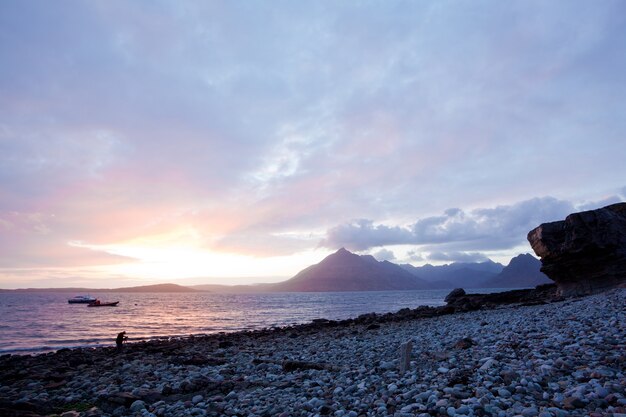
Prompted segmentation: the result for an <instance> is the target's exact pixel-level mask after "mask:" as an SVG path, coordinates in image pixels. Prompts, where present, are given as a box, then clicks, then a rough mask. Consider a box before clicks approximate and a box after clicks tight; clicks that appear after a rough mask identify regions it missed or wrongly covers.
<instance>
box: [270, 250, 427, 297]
mask: <svg viewBox="0 0 626 417" xmlns="http://www.w3.org/2000/svg"><path fill="white" fill-rule="evenodd" d="M428 288H431V287H430V286H429V284H428V283H427V282H425V281H423V280H421V279H420V278H418V277H417V276H415V275H413V274H411V273H409V272H407V271H405V270H404V269H402V268H401V267H400V266H398V265H396V264H393V263H391V262H388V261H382V262H378V261H377V260H376V259H374V257H373V256H371V255H365V256H359V255H355V254H354V253H352V252H349V251H347V250H346V249H344V248H341V249H339V250H338V251H337V252H335V253H333V254H331V255H329V256H327V257H326V258H324V259H323V260H322V261H321V262H320V263H318V264H315V265H311V266H309V267H308V268H305V269H303V270H302V271H300V272H299V273H298V274H296V275H295V276H294V277H293V278H291V279H289V280H287V281H284V282H280V283H276V284H272V285H271V290H272V291H294V292H296V291H319V292H322V291H387V290H422V289H428Z"/></svg>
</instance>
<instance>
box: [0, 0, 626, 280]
mask: <svg viewBox="0 0 626 417" xmlns="http://www.w3.org/2000/svg"><path fill="white" fill-rule="evenodd" d="M625 14H626V6H625V5H624V4H623V3H622V2H603V3H602V4H601V5H596V4H593V5H591V4H588V3H586V2H583V1H580V2H578V1H572V2H568V3H567V4H562V3H558V4H557V3H555V4H553V3H550V2H533V3H529V4H525V5H524V7H519V5H516V4H515V3H509V2H488V3H486V4H479V5H476V4H472V3H464V4H455V3H448V2H443V3H436V4H435V3H429V2H409V3H406V4H403V5H402V7H397V5H394V4H393V3H386V2H380V3H376V2H369V3H363V4H359V5H358V6H356V7H355V6H354V5H348V4H342V3H340V2H336V3H333V4H326V3H318V2H310V3H307V4H306V5H303V4H300V3H298V4H295V3H294V4H290V3H282V4H280V5H277V6H276V7H272V8H268V7H266V6H265V5H263V4H262V3H250V4H242V3H236V2H228V3H212V2H199V3H190V2H173V3H167V2H151V3H132V4H129V3H128V2H124V1H118V0H111V1H106V2H82V3H74V2H61V3H59V4H56V5H55V7H39V6H37V5H36V4H35V3H30V2H0V62H2V63H3V65H1V66H0V213H3V215H0V234H3V235H2V236H0V247H1V248H2V249H6V250H7V252H6V256H5V257H4V258H3V261H2V262H3V265H6V266H8V265H11V264H12V263H15V264H16V265H17V264H19V265H20V266H24V265H27V264H28V263H29V256H30V255H29V254H32V256H33V258H32V260H31V262H32V264H33V265H36V264H40V263H43V264H47V265H48V264H51V263H55V259H57V263H58V265H68V264H69V263H70V260H71V259H74V258H73V257H74V256H77V259H79V260H78V262H81V263H82V262H86V263H92V262H108V261H111V262H117V261H116V260H115V259H109V260H107V259H105V258H106V257H107V256H106V254H105V253H100V254H96V253H95V252H94V251H91V252H82V253H83V255H84V256H87V257H96V255H98V256H101V257H102V258H100V259H92V260H86V259H85V258H83V255H80V256H79V255H78V251H86V250H87V249H85V248H72V247H70V246H68V245H67V242H69V241H74V240H77V241H83V242H86V243H88V244H90V245H116V244H123V243H126V242H128V241H133V242H149V243H150V244H153V245H154V244H161V245H163V246H167V245H168V244H171V243H172V242H176V243H178V242H179V241H180V239H182V237H181V233H182V232H181V230H182V231H185V232H184V233H182V235H184V237H185V238H186V239H189V240H190V241H192V242H193V243H194V244H198V245H200V246H201V247H202V248H203V249H207V250H218V251H230V252H241V253H246V254H256V255H258V256H271V255H272V254H288V253H290V252H291V253H295V252H297V251H300V250H302V249H303V248H305V247H307V245H311V246H314V245H315V243H317V242H316V239H313V238H312V239H309V238H304V239H302V238H299V237H294V235H293V233H297V234H298V235H301V236H306V235H308V234H312V235H313V236H315V237H317V236H318V235H320V234H324V232H325V231H328V232H327V235H326V237H325V239H324V242H323V244H324V245H327V246H329V247H330V246H333V247H336V246H337V245H345V246H347V247H349V248H351V249H353V250H367V249H368V248H372V247H380V246H384V245H387V244H389V245H395V244H414V245H420V246H421V247H420V250H422V249H424V250H425V249H427V248H429V246H433V247H432V251H433V252H446V253H453V252H462V251H465V250H470V251H479V250H488V249H489V248H493V247H498V248H504V247H511V245H515V244H516V242H517V243H519V242H520V241H522V242H523V235H524V234H525V232H526V231H527V230H526V229H527V228H529V227H534V226H535V224H534V223H536V222H539V221H543V220H555V219H556V218H555V216H552V214H555V215H556V214H558V215H559V216H560V215H562V214H566V213H563V211H564V210H565V208H564V207H561V208H559V207H558V204H557V203H549V202H545V201H542V200H541V199H540V201H539V202H537V201H535V200H534V199H533V197H535V196H536V195H538V193H549V194H552V195H555V196H557V197H558V198H559V199H561V200H559V201H562V202H565V200H566V199H567V200H571V201H597V200H600V199H601V198H599V197H598V194H602V195H610V194H616V193H618V191H616V190H619V189H620V187H623V180H622V178H624V177H626V164H623V159H624V146H623V138H624V135H625V133H626V112H625V110H626V109H625V107H624V103H623V100H622V99H621V98H622V97H624V96H625V95H626V55H624V54H623V53H621V51H622V48H621V46H622V44H623V39H624V38H625V37H626V29H625V28H626V26H625V25H624V24H623V19H622V16H624V15H625ZM242 28H245V30H242ZM589 138H594V140H593V141H591V140H589ZM607 166H610V167H612V169H611V170H607V169H598V168H597V167H607ZM606 190H612V191H610V192H609V193H607V192H606ZM621 194H622V198H626V189H622V190H621ZM520 200H521V201H527V202H528V203H527V206H525V205H523V204H515V203H513V202H515V201H520ZM498 204H500V206H498ZM563 204H564V205H565V206H566V205H567V204H566V202H565V203H563ZM446 207H459V208H457V209H451V210H448V211H442V209H444V208H446ZM471 207H491V208H490V209H483V211H481V209H471ZM589 207H591V206H589ZM541 210H547V211H546V212H542V211H541ZM549 210H553V212H554V213H552V212H550V211H549ZM11 212H16V213H21V215H25V213H31V214H32V213H38V214H39V215H40V216H41V217H40V219H41V221H40V224H39V226H37V223H36V222H35V223H32V224H31V225H30V226H29V227H30V229H23V230H22V229H19V227H21V226H19V225H18V224H17V223H20V222H17V223H16V222H15V220H16V219H14V218H11V217H10V216H8V217H7V216H5V214H6V213H11ZM432 213H441V214H440V215H438V216H431V214H432ZM355 218H356V219H365V220H357V221H351V219H355ZM372 219H374V220H372ZM398 219H402V220H398ZM407 219H408V220H407ZM411 219H418V220H415V221H412V222H411ZM23 220H24V219H22V220H21V221H23ZM409 222H411V223H410V224H407V223H409ZM18 226H19V227H18ZM22 226H24V224H22ZM16 227H18V228H17V229H16ZM37 227H40V229H39V230H36V228H37ZM41 227H45V228H47V229H48V232H49V233H48V234H47V235H44V234H41V233H40V232H43V231H45V228H41ZM17 230H21V231H20V232H18V231H17ZM294 231H295V232H294ZM172 236H173V238H172V239H169V237H172ZM166 237H168V238H166ZM168 239H169V240H168ZM11 242H15V243H14V244H13V246H11ZM444 246H445V247H444ZM59 248H62V249H59ZM467 248H469V249H467ZM61 252H62V253H61ZM46 254H56V255H58V257H55V256H50V255H46ZM12 259H14V261H12ZM260 273H262V272H260Z"/></svg>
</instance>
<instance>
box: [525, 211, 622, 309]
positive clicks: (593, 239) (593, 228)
mask: <svg viewBox="0 0 626 417" xmlns="http://www.w3.org/2000/svg"><path fill="white" fill-rule="evenodd" d="M528 241H529V242H530V245H531V246H532V248H533V250H534V251H535V253H536V254H537V256H539V257H540V258H541V263H542V267H541V271H542V272H543V273H545V274H546V275H547V276H548V277H549V278H550V279H552V280H553V281H555V282H556V284H557V291H558V294H559V295H561V296H566V297H567V296H579V295H586V294H592V293H597V292H601V291H604V290H607V289H610V288H615V287H619V286H623V285H625V284H626V203H618V204H612V205H610V206H606V207H603V208H600V209H597V210H590V211H583V212H580V213H573V214H570V215H569V216H567V217H566V218H565V220H562V221H557V222H552V223H544V224H542V225H540V226H539V227H537V228H535V229H533V230H531V231H530V232H529V233H528Z"/></svg>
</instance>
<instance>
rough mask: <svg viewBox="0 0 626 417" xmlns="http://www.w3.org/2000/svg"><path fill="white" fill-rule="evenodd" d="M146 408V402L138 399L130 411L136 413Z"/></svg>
mask: <svg viewBox="0 0 626 417" xmlns="http://www.w3.org/2000/svg"><path fill="white" fill-rule="evenodd" d="M145 408H146V403H144V402H143V401H141V400H137V401H135V402H133V403H132V404H131V405H130V411H132V412H133V413H136V412H137V411H141V410H143V409H145Z"/></svg>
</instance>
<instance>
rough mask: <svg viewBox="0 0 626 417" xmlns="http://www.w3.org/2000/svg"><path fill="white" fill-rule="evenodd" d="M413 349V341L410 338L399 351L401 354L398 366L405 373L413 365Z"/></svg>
mask: <svg viewBox="0 0 626 417" xmlns="http://www.w3.org/2000/svg"><path fill="white" fill-rule="evenodd" d="M411 350H413V342H411V341H410V340H409V341H408V342H404V343H402V344H401V345H400V349H399V351H398V353H399V355H400V358H399V361H398V368H399V369H400V373H405V372H406V371H408V370H409V368H410V367H411Z"/></svg>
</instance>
